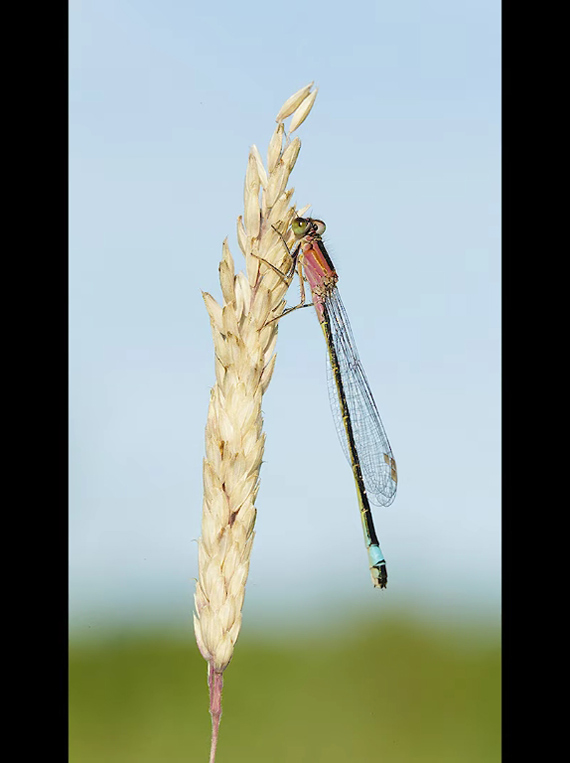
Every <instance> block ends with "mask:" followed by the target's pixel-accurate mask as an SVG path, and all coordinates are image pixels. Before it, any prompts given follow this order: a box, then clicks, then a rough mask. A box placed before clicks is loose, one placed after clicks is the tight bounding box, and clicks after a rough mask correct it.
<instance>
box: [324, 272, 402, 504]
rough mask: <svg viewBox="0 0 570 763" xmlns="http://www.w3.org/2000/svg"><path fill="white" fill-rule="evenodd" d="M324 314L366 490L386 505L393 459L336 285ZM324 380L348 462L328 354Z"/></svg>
mask: <svg viewBox="0 0 570 763" xmlns="http://www.w3.org/2000/svg"><path fill="white" fill-rule="evenodd" d="M325 315H326V317H327V318H328V322H329V327H330V334H331V341H332V343H333V346H334V349H335V352H336V356H337V358H338V364H339V370H340V376H341V380H342V386H343V389H344V394H345V398H346V404H347V408H348V413H349V415H350V420H351V422H352V431H353V435H354V442H355V446H356V452H357V454H358V459H359V461H360V468H361V470H362V477H363V479H364V486H365V488H366V493H367V494H368V498H369V500H370V501H372V503H375V504H376V505H377V506H389V505H390V504H391V503H392V501H393V500H394V497H395V495H396V485H397V473H396V462H395V460H394V455H393V453H392V448H391V447H390V443H389V442H388V437H387V436H386V431H385V429H384V426H383V424H382V421H381V419H380V415H379V413H378V409H377V408H376V403H375V402H374V398H373V397H372V392H371V391H370V387H369V385H368V381H367V379H366V375H365V373H364V369H363V368H362V364H361V362H360V358H359V357H358V351H357V349H356V344H355V342H354V337H353V335H352V329H351V328H350V323H349V321H348V316H347V314H346V310H345V309H344V305H343V304H342V301H341V299H340V294H339V293H338V289H337V288H336V287H335V288H334V289H333V290H332V292H330V294H329V295H327V297H326V298H325ZM327 380H328V390H329V399H330V403H331V410H332V413H333V418H334V422H335V425H336V430H337V434H338V437H339V440H340V443H341V445H342V448H343V450H344V454H345V456H346V458H347V459H348V462H349V463H350V462H351V458H350V453H349V449H348V440H347V434H346V430H345V427H344V422H343V416H342V408H341V405H340V402H339V392H338V389H337V384H336V380H335V377H334V374H333V370H332V367H331V360H330V357H329V356H328V355H327Z"/></svg>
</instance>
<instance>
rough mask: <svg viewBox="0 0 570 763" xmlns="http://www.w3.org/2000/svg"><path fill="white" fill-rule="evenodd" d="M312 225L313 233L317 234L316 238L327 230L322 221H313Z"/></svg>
mask: <svg viewBox="0 0 570 763" xmlns="http://www.w3.org/2000/svg"><path fill="white" fill-rule="evenodd" d="M313 225H314V228H315V233H316V234H317V236H322V235H323V233H324V232H325V231H326V229H327V226H326V225H325V224H324V222H323V221H322V220H313Z"/></svg>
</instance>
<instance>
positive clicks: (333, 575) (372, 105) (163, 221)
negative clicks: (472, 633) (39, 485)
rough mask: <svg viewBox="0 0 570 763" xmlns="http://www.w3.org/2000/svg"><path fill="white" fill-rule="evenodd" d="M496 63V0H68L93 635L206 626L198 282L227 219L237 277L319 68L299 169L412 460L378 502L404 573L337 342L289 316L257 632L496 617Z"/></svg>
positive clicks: (81, 565)
mask: <svg viewBox="0 0 570 763" xmlns="http://www.w3.org/2000/svg"><path fill="white" fill-rule="evenodd" d="M499 77H500V4H498V3H495V2H486V1H483V2H481V1H480V0H479V1H478V2H475V1H473V2H466V1H460V2H457V1H451V0H423V1H420V0H418V1H417V2H413V1H412V0H402V1H401V2H398V3H393V2H377V3H372V2H362V3H356V4H352V5H350V6H342V8H341V7H338V8H334V7H332V6H330V5H329V4H328V3H324V2H305V3H303V4H302V5H300V6H298V8H296V9H294V10H291V8H290V7H288V6H287V5H283V4H268V3H261V2H259V3H258V2H245V3H242V4H233V3H216V4H204V3H194V2H181V1H175V0H165V1H163V2H160V3H156V2H150V0H149V1H145V0H137V1H136V2H135V1H133V2H127V1H126V0H113V2H110V0H97V1H95V0H86V1H85V2H79V1H75V0H74V1H73V2H72V3H71V4H70V117H69V123H70V149H69V155H70V402H69V406H70V576H71V584H70V607H71V619H72V625H73V627H74V628H75V629H76V631H77V632H79V633H82V632H87V630H89V631H90V632H93V631H97V629H99V628H104V627H106V626H107V625H108V624H109V623H110V622H120V623H123V624H124V623H130V622H149V621H154V620H160V621H166V622H172V623H178V622H186V621H187V620H188V618H189V616H190V613H191V609H192V594H193V589H194V584H193V578H194V577H195V576H196V574H197V551H196V544H195V543H194V542H193V540H194V539H196V538H197V537H198V536H199V534H200V520H201V501H202V475H201V469H202V457H203V452H204V425H205V420H206V412H207V405H208V399H209V390H210V387H211V385H212V383H213V381H214V364H213V350H212V344H211V337H210V326H209V320H208V316H207V313H206V310H205V308H204V306H203V303H202V298H201V294H200V290H201V289H204V290H206V291H210V292H211V293H212V294H213V295H214V296H216V297H217V298H219V297H220V289H219V284H218V278H217V268H218V262H219V259H220V256H221V244H222V240H223V239H224V237H225V236H229V241H230V247H231V249H232V252H233V254H234V257H235V259H236V263H237V266H238V268H240V269H241V267H242V259H241V255H240V253H239V249H238V246H237V243H236V235H235V221H236V218H237V216H238V215H239V214H240V213H241V212H242V205H243V180H244V174H245V168H246V163H247V155H248V149H249V146H250V145H251V144H252V143H256V144H257V146H258V147H259V149H260V151H261V153H262V155H265V152H266V149H267V144H268V141H269V138H270V136H271V133H272V131H273V129H274V125H275V123H274V118H275V115H276V113H277V111H278V109H279V108H280V106H281V104H282V103H283V102H284V101H285V99H286V98H287V97H288V96H289V95H291V94H292V93H293V92H295V91H296V90H297V89H299V88H300V87H302V86H303V85H305V84H307V83H308V82H310V81H311V80H314V81H315V83H316V85H317V86H318V87H319V95H318V97H317V101H316V104H315V107H314V108H313V111H312V113H311V115H310V117H309V118H308V120H307V121H306V122H305V123H304V125H303V126H302V127H301V128H300V129H299V131H298V135H299V136H300V138H301V141H302V149H301V154H300V157H299V160H298V162H297V167H296V168H295V170H294V173H293V175H292V179H291V183H292V185H293V186H294V187H295V189H296V194H295V198H296V201H297V204H298V205H299V206H303V205H304V204H306V203H311V204H312V212H313V214H314V215H315V216H317V217H322V218H323V219H324V220H325V221H326V222H327V226H328V227H327V238H326V241H327V246H328V248H329V251H330V254H331V256H332V257H333V259H334V261H335V264H336V266H337V269H338V272H339V274H340V284H339V285H340V291H341V294H342V296H343V301H344V303H345V306H346V308H347V311H348V313H349V315H350V318H351V322H352V326H353V330H354V334H355V336H356V339H357V343H358V347H359V351H360V355H361V358H362V361H363V364H364V366H365V368H366V371H367V374H368V377H369V381H370V384H371V387H372V389H373V391H374V393H375V397H376V401H377V404H378V407H379V410H380V413H381V415H382V418H383V421H384V424H385V426H386V429H387V432H388V436H389V438H390V441H391V443H392V447H393V449H394V453H395V456H396V460H397V463H398V472H399V478H400V483H399V488H398V495H397V498H396V501H395V503H394V504H393V505H392V506H391V507H389V508H387V509H377V510H376V511H375V518H376V524H377V529H378V533H379V535H380V540H381V544H382V548H383V550H384V552H385V554H386V557H387V560H388V570H389V575H390V583H389V587H388V590H387V591H385V592H382V593H380V592H378V591H375V590H373V588H372V586H371V583H370V577H369V572H368V567H367V559H366V552H365V550H364V546H363V541H362V537H361V527H360V520H359V516H358V505H357V501H356V495H355V489H354V484H353V481H352V475H351V471H350V468H349V467H348V465H347V464H346V462H345V460H344V456H343V453H342V451H341V448H340V446H339V443H338V441H337V438H336V433H335V429H334V425H333V421H332V417H331V414H330V411H329V403H328V395H327V391H326V373H325V348H324V346H323V338H322V334H321V331H320V329H319V326H318V322H317V320H316V318H315V316H314V315H313V314H312V311H310V310H304V311H298V312H296V313H295V314H293V315H292V316H290V317H289V318H288V319H286V320H285V321H284V322H283V324H282V326H281V328H280V332H279V340H278V345H277V350H278V358H277V366H276V370H275V374H274V377H273V381H272V383H271V385H270V387H269V390H268V393H267V395H266V396H265V398H264V406H263V409H264V416H265V429H266V433H267V448H266V452H265V459H264V460H265V463H264V466H263V469H262V480H261V491H260V493H259V498H258V502H257V506H258V521H257V535H256V540H255V544H254V551H253V557H252V564H251V571H250V579H249V583H248V592H247V597H246V614H247V621H248V622H250V623H258V624H262V623H263V624H266V625H267V624H275V623H277V622H287V623H289V624H291V625H293V626H294V627H303V626H304V625H306V624H307V623H310V622H311V621H313V620H315V619H316V618H320V617H323V616H324V615H325V614H326V615H328V616H331V617H334V616H337V615H338V616H339V617H341V616H342V613H343V612H346V611H347V609H349V608H354V609H358V610H359V611H363V612H374V613H378V612H379V611H390V610H394V609H402V608H408V609H409V608H413V609H414V610H415V611H416V612H418V613H423V614H426V615H428V616H429V615H439V616H445V617H447V616H454V617H455V616H457V614H458V613H463V612H464V613H471V614H475V615H476V616H477V617H490V618H496V617H497V613H498V609H499V587H500V83H499ZM296 298H297V290H296V287H294V292H292V295H291V299H292V301H296ZM308 463H310V464H311V468H310V469H309V468H307V466H306V465H307V464H308ZM315 464H316V466H317V467H318V470H319V473H320V474H321V477H320V479H318V480H314V479H310V478H309V474H314V473H315ZM450 613H451V614H450Z"/></svg>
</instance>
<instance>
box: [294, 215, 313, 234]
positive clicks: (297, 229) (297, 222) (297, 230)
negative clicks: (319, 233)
mask: <svg viewBox="0 0 570 763" xmlns="http://www.w3.org/2000/svg"><path fill="white" fill-rule="evenodd" d="M308 227H309V221H308V220H305V218H304V217H296V218H295V219H294V220H293V222H292V223H291V228H292V229H293V233H294V234H295V236H296V237H297V238H301V237H302V236H304V235H305V233H306V232H307V228H308Z"/></svg>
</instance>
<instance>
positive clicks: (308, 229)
mask: <svg viewBox="0 0 570 763" xmlns="http://www.w3.org/2000/svg"><path fill="white" fill-rule="evenodd" d="M291 228H292V229H293V233H294V234H295V238H303V236H308V235H309V234H311V233H312V234H313V235H316V236H322V235H323V233H324V232H325V230H326V228H327V226H326V225H325V224H324V222H323V221H322V220H313V218H312V217H296V218H295V219H294V220H293V222H292V223H291Z"/></svg>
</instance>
